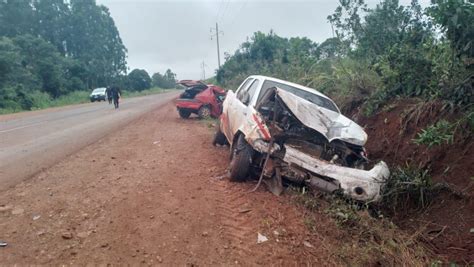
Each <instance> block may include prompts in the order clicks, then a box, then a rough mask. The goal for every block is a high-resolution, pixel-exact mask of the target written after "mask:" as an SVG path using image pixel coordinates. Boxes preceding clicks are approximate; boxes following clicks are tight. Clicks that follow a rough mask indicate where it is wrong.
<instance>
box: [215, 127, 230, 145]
mask: <svg viewBox="0 0 474 267" xmlns="http://www.w3.org/2000/svg"><path fill="white" fill-rule="evenodd" d="M212 144H213V145H214V146H216V145H220V146H223V145H225V144H227V139H226V137H225V135H224V134H223V133H222V132H221V128H220V127H219V125H217V127H216V133H215V134H214V140H212Z"/></svg>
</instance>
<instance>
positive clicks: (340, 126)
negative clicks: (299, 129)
mask: <svg viewBox="0 0 474 267" xmlns="http://www.w3.org/2000/svg"><path fill="white" fill-rule="evenodd" d="M276 94H277V95H278V97H279V98H280V99H281V100H282V101H283V102H284V103H285V105H286V106H287V107H288V109H289V110H290V111H291V112H292V113H293V115H294V116H295V117H296V118H298V120H299V121H300V122H301V123H303V124H304V125H305V126H306V127H309V128H311V129H314V130H316V131H318V132H320V133H321V134H323V135H324V136H325V137H326V138H327V139H328V141H329V142H331V141H333V140H337V139H338V140H342V141H344V142H347V143H350V144H354V145H358V146H363V145H365V143H366V142H367V134H366V133H365V131H364V130H363V129H362V127H360V126H359V125H358V124H357V123H355V122H353V121H352V120H350V119H349V118H347V117H346V116H344V115H342V114H340V113H338V112H334V111H331V110H328V109H325V108H322V107H320V106H318V105H316V104H314V103H312V102H310V101H307V100H305V99H303V98H301V97H299V96H297V95H295V94H292V93H290V92H287V91H284V90H282V89H279V88H277V90H276Z"/></svg>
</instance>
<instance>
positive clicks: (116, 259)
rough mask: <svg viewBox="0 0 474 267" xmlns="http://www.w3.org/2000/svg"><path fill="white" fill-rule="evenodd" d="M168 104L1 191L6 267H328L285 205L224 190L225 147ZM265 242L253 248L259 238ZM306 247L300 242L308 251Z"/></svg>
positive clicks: (228, 186)
mask: <svg viewBox="0 0 474 267" xmlns="http://www.w3.org/2000/svg"><path fill="white" fill-rule="evenodd" d="M211 136H212V130H211V129H209V128H208V127H207V126H206V124H205V123H204V122H200V121H197V120H181V119H179V118H178V116H177V114H176V111H175V109H174V107H173V106H172V105H171V104H169V105H167V106H165V107H163V108H160V109H157V110H155V111H153V112H151V113H149V114H147V115H145V116H143V117H142V118H140V119H139V120H137V121H135V122H133V123H131V124H130V125H128V126H127V127H125V128H124V129H122V130H121V131H119V132H117V133H114V134H111V135H109V136H107V137H106V138H104V139H102V140H100V141H98V142H97V143H95V144H93V145H91V146H88V147H86V148H84V149H82V150H81V151H79V152H78V153H76V154H73V155H71V156H69V157H67V158H65V159H64V160H63V161H61V162H60V163H58V164H57V165H55V166H53V167H52V168H50V169H48V170H45V171H43V172H40V173H38V174H37V175H35V176H34V177H32V178H31V179H29V180H27V181H25V182H23V183H21V184H19V185H17V186H16V187H14V188H11V189H9V190H7V191H3V192H1V194H0V240H2V241H6V242H8V246H7V247H4V248H0V262H1V263H3V264H13V263H20V264H26V263H34V264H52V265H57V264H86V263H112V264H117V263H145V264H156V263H162V264H164V265H177V264H179V265H183V264H189V265H208V264H212V265H253V264H272V265H273V264H278V265H288V264H295V263H297V264H308V263H312V264H317V265H319V264H322V263H326V264H335V263H336V262H338V261H339V260H338V258H337V257H336V256H335V255H334V254H333V253H332V251H334V249H337V244H338V243H339V242H340V241H339V240H338V239H337V238H338V235H337V234H332V235H329V236H325V233H326V232H335V233H338V232H337V231H338V230H337V229H336V230H333V231H331V230H329V229H330V228H329V227H333V228H334V227H335V226H334V224H333V223H332V222H331V221H330V220H329V219H328V218H325V217H321V218H316V219H315V220H316V223H317V225H319V226H321V228H320V230H318V231H319V232H318V233H313V232H309V231H308V230H307V228H306V227H305V225H304V223H303V217H304V214H303V213H304V211H302V210H301V209H299V208H298V207H297V206H295V205H293V204H291V203H290V202H291V201H290V200H289V197H288V196H286V197H280V198H277V197H274V196H273V195H271V194H270V193H268V192H267V191H265V190H264V189H263V188H261V189H260V190H259V191H258V192H256V193H252V194H249V193H248V190H250V189H251V188H252V186H253V185H254V183H237V184H236V183H230V182H229V181H228V180H227V179H222V175H223V174H225V173H226V170H225V168H226V166H227V159H228V151H227V148H214V147H212V145H211ZM258 232H260V233H262V234H263V235H265V236H266V237H267V238H268V239H269V241H267V242H265V243H261V244H257V242H256V241H257V233H258ZM304 241H307V242H309V243H306V245H304ZM308 244H310V245H309V246H308Z"/></svg>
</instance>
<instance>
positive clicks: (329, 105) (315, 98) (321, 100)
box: [258, 81, 339, 113]
mask: <svg viewBox="0 0 474 267" xmlns="http://www.w3.org/2000/svg"><path fill="white" fill-rule="evenodd" d="M272 87H278V88H280V89H283V90H285V91H287V92H290V93H292V94H295V95H297V96H299V97H301V98H304V99H306V100H308V101H310V102H312V103H314V104H316V105H318V106H320V107H323V108H325V109H329V110H331V111H334V112H337V113H339V111H338V109H337V107H336V105H335V104H334V103H333V102H332V101H331V100H329V99H327V98H325V97H322V96H319V95H317V94H313V93H311V92H307V91H305V90H301V89H298V88H296V87H293V86H291V85H287V84H283V83H279V82H274V81H265V82H264V83H263V86H262V90H260V94H259V96H258V99H260V98H261V97H262V96H263V94H264V93H265V92H266V91H267V90H268V89H270V88H272Z"/></svg>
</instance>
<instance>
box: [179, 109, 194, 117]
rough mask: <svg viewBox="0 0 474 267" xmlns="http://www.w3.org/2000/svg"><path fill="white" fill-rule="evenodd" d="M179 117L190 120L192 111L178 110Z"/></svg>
mask: <svg viewBox="0 0 474 267" xmlns="http://www.w3.org/2000/svg"><path fill="white" fill-rule="evenodd" d="M178 113H179V116H180V117H181V118H183V119H187V118H189V116H191V111H189V110H185V109H178Z"/></svg>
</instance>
